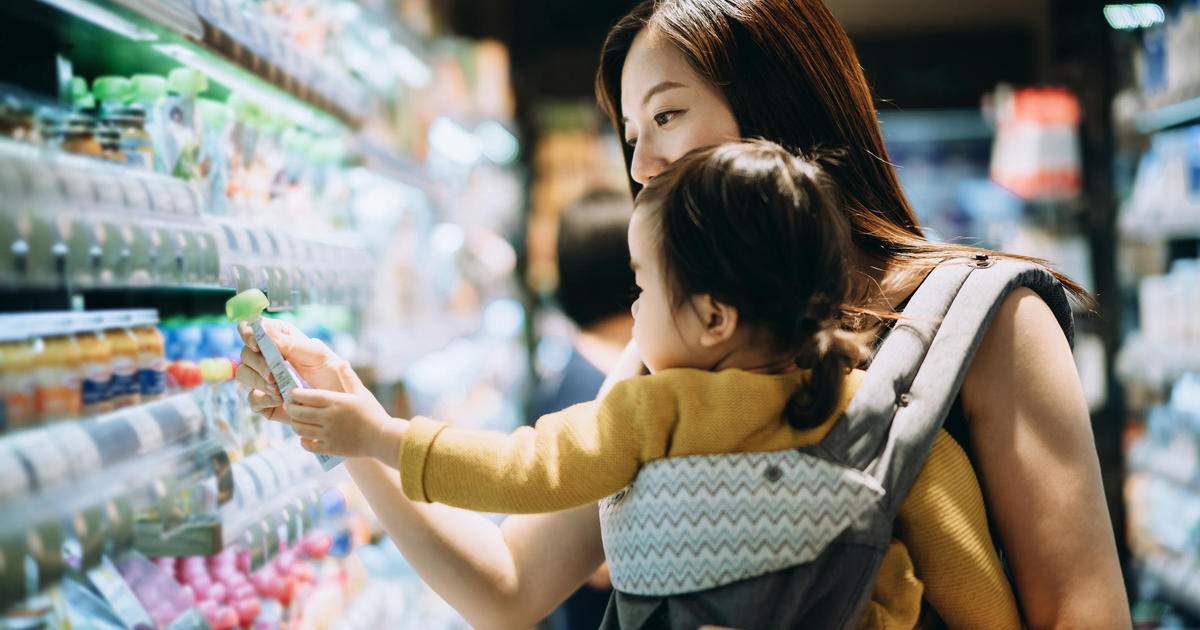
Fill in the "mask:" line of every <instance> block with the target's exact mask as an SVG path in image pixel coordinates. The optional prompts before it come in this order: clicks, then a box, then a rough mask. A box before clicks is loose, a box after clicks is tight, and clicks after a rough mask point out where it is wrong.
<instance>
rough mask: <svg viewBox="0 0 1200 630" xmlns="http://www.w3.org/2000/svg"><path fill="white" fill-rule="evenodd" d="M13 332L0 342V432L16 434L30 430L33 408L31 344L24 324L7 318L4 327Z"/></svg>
mask: <svg viewBox="0 0 1200 630" xmlns="http://www.w3.org/2000/svg"><path fill="white" fill-rule="evenodd" d="M5 326H6V327H9V328H10V329H17V328H20V329H21V330H20V331H14V332H15V334H14V335H13V337H15V338H11V339H8V340H6V341H0V394H2V395H3V397H4V416H5V426H4V427H0V429H3V430H7V431H19V430H20V429H24V428H26V427H30V426H33V425H34V423H35V421H36V418H37V414H36V410H35V408H34V398H33V394H34V371H33V341H32V340H31V339H29V337H28V332H27V330H26V329H25V326H26V322H25V321H24V320H20V319H18V318H16V317H11V318H10V319H9V321H8V322H6V324H5Z"/></svg>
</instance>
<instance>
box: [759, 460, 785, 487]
mask: <svg viewBox="0 0 1200 630" xmlns="http://www.w3.org/2000/svg"><path fill="white" fill-rule="evenodd" d="M763 476H764V477H766V478H767V481H770V482H771V483H775V482H776V481H779V480H780V479H781V478H783V471H782V470H780V469H779V466H776V465H774V464H772V465H770V466H767V469H766V470H765V471H763Z"/></svg>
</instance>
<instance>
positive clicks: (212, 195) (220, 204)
mask: <svg viewBox="0 0 1200 630" xmlns="http://www.w3.org/2000/svg"><path fill="white" fill-rule="evenodd" d="M196 111H197V113H198V114H199V116H200V126H201V129H202V130H203V134H202V137H201V142H200V161H199V169H200V174H201V175H202V176H203V177H204V186H202V187H201V192H202V194H203V196H204V206H205V209H207V210H208V211H209V212H210V213H212V214H228V209H227V204H226V198H225V185H226V183H227V182H228V175H229V173H228V158H227V157H226V156H225V153H226V149H227V147H229V146H230V142H228V141H227V138H228V135H229V134H228V129H229V108H228V107H227V106H226V105H225V104H224V103H218V102H217V101H214V100H210V99H206V98H202V99H199V100H198V101H197V103H196Z"/></svg>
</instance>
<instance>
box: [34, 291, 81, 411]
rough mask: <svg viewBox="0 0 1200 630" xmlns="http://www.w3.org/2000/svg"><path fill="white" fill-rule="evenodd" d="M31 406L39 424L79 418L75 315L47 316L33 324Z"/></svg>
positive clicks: (79, 398)
mask: <svg viewBox="0 0 1200 630" xmlns="http://www.w3.org/2000/svg"><path fill="white" fill-rule="evenodd" d="M32 321H33V322H35V323H34V331H35V332H36V334H38V335H39V336H40V340H39V341H38V342H35V345H34V348H35V350H34V357H33V365H34V375H35V376H34V405H35V409H36V415H37V419H38V421H39V422H42V423H45V422H53V421H57V420H69V419H75V418H78V417H79V415H80V412H81V410H82V407H83V392H82V380H83V377H82V373H83V351H82V349H81V348H80V347H79V342H78V341H77V340H76V339H75V315H73V314H71V313H48V314H45V315H41V316H38V317H37V318H36V319H34V320H32Z"/></svg>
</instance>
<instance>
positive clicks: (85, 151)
mask: <svg viewBox="0 0 1200 630" xmlns="http://www.w3.org/2000/svg"><path fill="white" fill-rule="evenodd" d="M45 135H46V143H47V144H48V145H50V146H53V147H56V148H58V150H60V151H64V152H66V153H74V154H75V155H87V156H90V157H103V156H104V147H103V146H101V144H100V140H99V139H97V138H96V121H95V120H94V119H93V118H92V117H91V116H88V115H87V114H79V113H75V114H68V115H66V116H65V117H63V118H61V119H59V120H55V121H51V122H49V123H47V124H46V126H45Z"/></svg>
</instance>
